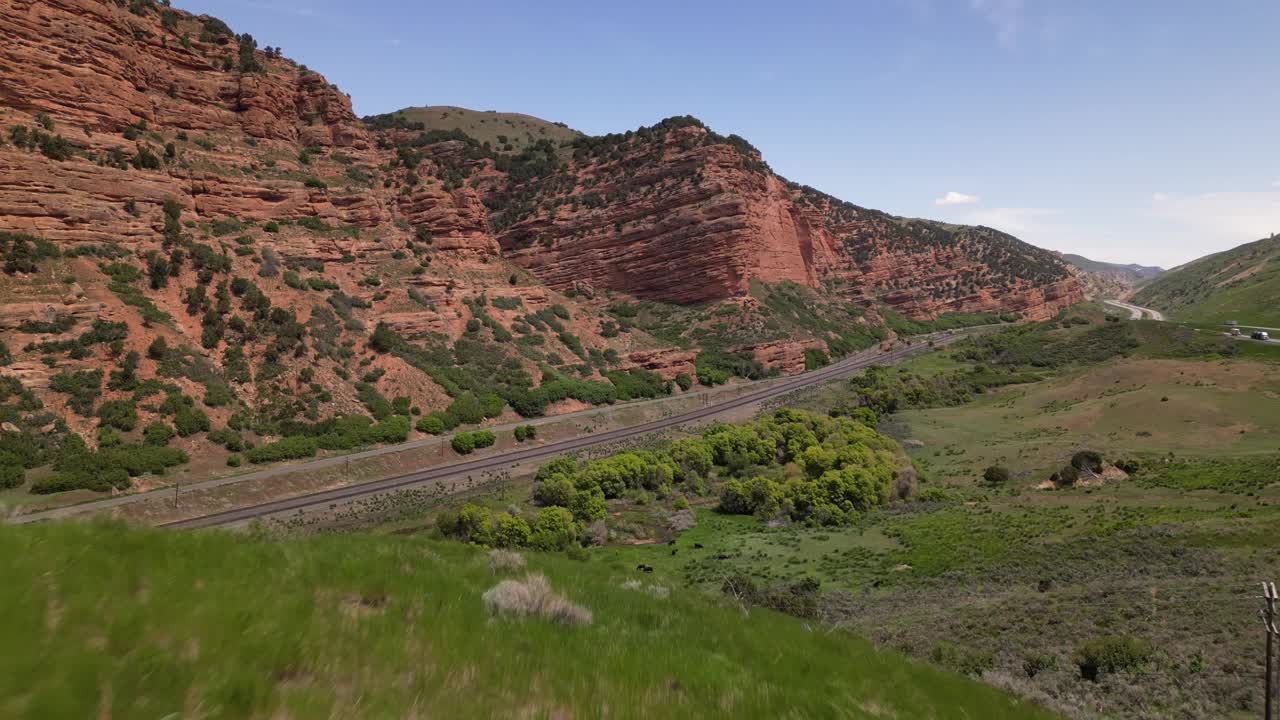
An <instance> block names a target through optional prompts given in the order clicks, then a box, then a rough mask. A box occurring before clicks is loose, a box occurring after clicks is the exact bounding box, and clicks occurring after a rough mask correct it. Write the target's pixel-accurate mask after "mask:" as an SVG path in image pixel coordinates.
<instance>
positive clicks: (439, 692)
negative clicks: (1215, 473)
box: [0, 522, 1054, 719]
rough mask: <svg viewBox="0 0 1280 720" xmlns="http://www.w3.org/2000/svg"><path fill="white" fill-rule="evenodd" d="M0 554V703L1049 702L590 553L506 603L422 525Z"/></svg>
mask: <svg viewBox="0 0 1280 720" xmlns="http://www.w3.org/2000/svg"><path fill="white" fill-rule="evenodd" d="M0 555H2V556H3V557H4V558H5V578H4V583H3V584H2V585H0V606H3V607H4V612H3V613H0V636H3V637H4V638H5V652H3V653H0V717H48V718H54V717H58V718H63V717H66V718H71V717H77V718H83V717H112V718H117V719H120V718H160V717H203V718H265V717H294V718H311V717H426V716H429V717H450V718H462V717H477V718H478V717H484V718H489V717H531V718H532V717H583V718H585V717H603V716H605V715H607V716H609V717H613V718H631V717H636V718H639V717H664V718H678V717H711V716H723V717H729V716H732V717H769V718H774V717H848V718H883V717H900V718H906V717H929V718H962V717H963V718H975V717H981V718H1050V717H1054V716H1053V715H1051V714H1050V713H1049V712H1047V711H1045V710H1042V709H1040V708H1038V707H1034V706H1031V705H1029V704H1027V703H1025V702H1021V701H1017V700H1014V699H1012V698H1010V697H1009V696H1007V695H1005V694H1003V693H1001V692H1000V691H998V690H996V689H994V688H991V687H989V686H986V685H983V684H981V683H978V682H976V681H973V680H970V679H966V678H964V677H961V676H959V675H954V674H950V673H947V672H945V671H943V670H939V669H935V668H933V667H930V666H927V665H923V664H920V663H916V662H913V661H910V660H908V659H906V658H904V657H902V656H900V655H897V654H895V653H892V652H880V651H877V650H875V649H874V648H873V647H872V646H870V645H869V644H868V643H867V642H865V641H863V640H860V639H857V638H855V637H852V636H850V635H847V634H846V633H844V632H842V631H831V630H829V629H828V630H821V629H819V628H818V627H816V626H812V625H806V624H804V623H803V622H801V621H800V620H797V619H795V618H792V617H789V616H785V615H781V614H776V613H773V612H770V611H763V610H751V611H750V612H749V614H744V613H743V612H742V611H740V610H739V609H738V608H737V607H736V606H731V607H720V606H717V604H715V601H714V600H712V599H711V597H710V596H707V595H705V594H702V593H699V592H696V591H691V590H685V589H680V588H675V589H672V590H670V592H669V594H668V592H667V591H666V590H661V591H659V590H655V589H653V588H652V587H648V586H645V585H640V586H639V587H638V588H637V589H629V588H627V587H624V586H623V583H624V582H625V581H626V580H627V579H628V578H631V577H634V576H636V575H638V573H636V572H635V570H634V568H627V567H623V566H622V565H621V563H620V562H617V561H615V562H614V563H609V562H608V561H604V560H601V559H599V558H596V557H593V558H592V559H590V560H586V561H575V560H571V559H569V558H566V557H564V556H562V555H556V556H551V555H537V554H532V555H530V556H529V557H528V563H529V566H530V567H529V568H528V570H529V571H533V572H540V573H545V575H546V576H547V577H548V578H549V579H550V582H551V585H552V588H553V589H554V590H555V591H556V592H559V593H562V594H563V595H565V596H567V598H568V599H569V600H570V601H572V602H574V603H578V604H580V605H582V606H584V607H585V608H586V609H588V610H590V611H591V612H592V613H593V614H594V622H593V624H590V625H576V626H569V625H561V624H555V623H552V622H550V621H547V620H542V619H529V618H524V619H516V618H512V617H509V616H504V617H500V618H493V617H491V616H490V614H489V612H488V611H487V610H486V608H485V605H484V603H483V602H482V600H481V596H482V594H483V593H485V591H486V590H487V589H489V588H490V587H492V586H494V585H495V584H497V583H498V582H499V581H500V580H501V579H502V575H503V574H505V573H504V572H503V571H499V572H498V573H496V574H495V572H494V571H492V570H491V569H490V567H489V561H488V559H487V557H486V556H485V554H484V553H483V552H482V551H481V550H480V549H478V548H476V547H473V546H466V545H461V544H458V543H448V542H433V541H427V540H422V539H417V538H412V537H403V536H379V535H371V534H349V535H341V536H337V535H334V536H320V537H312V538H308V539H292V540H267V539H261V538H257V537H254V536H248V535H236V534H232V533H226V532H200V533H178V532H169V531H159V530H136V529H128V528H126V527H124V526H121V525H116V524H108V523H102V522H96V523H74V524H72V523H68V524H58V525H45V526H40V527H22V528H19V527H13V526H8V527H3V526H0ZM524 572H525V571H523V570H522V571H518V572H517V573H515V575H516V576H517V577H522V576H523V574H524ZM642 577H646V579H648V578H651V577H652V576H642ZM722 602H723V604H724V605H729V602H728V600H727V599H726V600H724V601H722Z"/></svg>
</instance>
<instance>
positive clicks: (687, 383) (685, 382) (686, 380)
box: [676, 373, 693, 390]
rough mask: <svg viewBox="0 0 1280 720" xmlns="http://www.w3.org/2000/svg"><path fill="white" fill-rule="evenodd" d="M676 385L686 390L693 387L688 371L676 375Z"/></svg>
mask: <svg viewBox="0 0 1280 720" xmlns="http://www.w3.org/2000/svg"><path fill="white" fill-rule="evenodd" d="M676 385H678V386H680V389H681V390H688V389H689V388H691V387H693V378H691V377H689V373H680V374H679V375H677V376H676Z"/></svg>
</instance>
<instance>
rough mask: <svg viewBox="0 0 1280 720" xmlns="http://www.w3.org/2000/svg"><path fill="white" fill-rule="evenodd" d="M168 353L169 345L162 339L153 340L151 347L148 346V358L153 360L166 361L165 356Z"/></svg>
mask: <svg viewBox="0 0 1280 720" xmlns="http://www.w3.org/2000/svg"><path fill="white" fill-rule="evenodd" d="M168 352H169V343H168V342H166V341H165V339H164V338H162V337H158V338H156V339H155V340H152V341H151V345H149V346H147V357H149V358H151V359H152V360H164V357H165V354H166V353H168Z"/></svg>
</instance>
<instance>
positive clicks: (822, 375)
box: [160, 331, 967, 529]
mask: <svg viewBox="0 0 1280 720" xmlns="http://www.w3.org/2000/svg"><path fill="white" fill-rule="evenodd" d="M965 334H967V333H964V332H961V331H954V332H951V333H945V334H933V335H927V336H921V337H919V338H916V340H917V341H919V342H917V344H915V345H912V346H910V347H906V348H900V349H897V350H891V351H888V352H875V353H861V354H859V355H855V356H852V357H849V358H846V359H844V360H841V361H840V362H837V363H834V364H832V365H828V366H827V367H825V368H821V369H819V370H814V371H811V372H807V373H804V374H803V375H797V376H795V377H794V378H789V379H785V380H781V381H778V382H775V383H771V384H770V385H769V386H768V387H765V388H763V389H761V390H757V391H755V392H751V393H747V394H745V395H741V396H739V397H736V398H732V399H730V400H726V401H724V402H721V403H716V404H715V405H708V406H706V407H702V408H698V409H696V410H690V411H688V412H685V413H682V414H680V415H675V416H672V417H669V418H662V419H660V420H652V421H649V422H646V423H641V424H639V425H633V426H631V427H625V428H618V429H616V430H609V431H607V432H602V433H599V434H595V435H588V436H585V437H580V438H573V439H569V440H561V441H559V442H554V443H549V444H547V445H542V446H538V447H533V448H528V449H523V450H512V451H510V452H506V453H503V454H501V455H494V456H492V457H487V458H480V459H477V460H471V461H467V462H460V463H453V464H450V465H444V466H435V467H430V468H424V469H421V470H415V471H413V472H409V473H405V474H403V475H397V476H394V477H389V478H383V479H381V480H372V481H369V482H365V483H360V484H358V485H348V486H345V487H340V488H334V489H332V490H323V491H320V492H314V493H308V494H306V495H299V496H296V497H291V498H284V499H281V500H272V501H269V502H265V503H260V504H257V505H249V506H246V507H242V508H235V509H232V510H224V511H221V512H216V513H211V514H209V515H202V516H199V517H193V518H187V519H184V520H175V521H172V522H168V523H162V524H160V527H166V528H174V529H193V528H209V527H223V526H227V525H235V524H239V523H242V522H245V521H248V520H253V519H256V518H260V517H265V516H268V515H275V514H278V513H283V512H289V511H292V510H304V509H306V508H312V507H316V506H323V505H332V504H336V503H341V502H347V501H350V500H354V499H357V498H361V497H366V496H369V495H377V494H381V493H385V492H389V491H392V490H397V489H400V488H404V487H408V486H411V485H416V484H419V483H423V482H429V481H431V480H439V479H443V478H447V477H452V476H454V475H461V474H465V473H477V472H483V471H485V470H494V469H497V468H501V467H504V466H507V465H512V464H515V463H522V462H528V461H530V460H541V459H546V458H552V457H555V456H557V455H563V454H565V453H571V452H574V451H577V450H583V449H585V448H589V447H594V446H597V445H604V444H608V443H611V442H617V441H619V440H625V439H627V438H632V437H636V436H638V435H644V434H647V433H651V432H655V431H658V430H665V429H667V428H672V427H676V426H679V425H683V424H685V423H690V422H696V421H698V420H703V419H706V418H709V417H713V416H715V415H719V414H721V413H723V412H726V411H729V410H733V409H736V408H740V407H743V406H746V405H751V404H753V403H758V402H762V401H764V400H769V399H772V398H775V397H778V396H781V395H785V394H787V393H790V392H793V391H795V390H799V389H801V388H804V387H808V386H810V385H814V384H817V383H821V382H826V381H828V380H832V379H835V378H838V377H841V376H843V375H847V374H849V373H851V372H853V371H855V370H861V369H863V368H866V367H868V366H871V365H877V364H885V363H892V362H897V361H899V360H903V359H905V358H908V357H911V356H914V355H919V354H921V353H923V352H926V351H928V350H930V349H931V347H930V346H929V343H928V342H924V341H928V340H932V341H933V342H934V347H936V346H939V345H946V344H949V343H950V342H952V341H954V340H956V339H959V338H960V337H963V336H964V335H965Z"/></svg>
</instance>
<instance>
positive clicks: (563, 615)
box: [483, 574, 591, 625]
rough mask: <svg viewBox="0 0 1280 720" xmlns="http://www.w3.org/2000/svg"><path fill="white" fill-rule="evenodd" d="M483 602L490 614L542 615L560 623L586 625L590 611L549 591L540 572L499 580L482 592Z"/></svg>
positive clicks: (547, 583) (545, 579)
mask: <svg viewBox="0 0 1280 720" xmlns="http://www.w3.org/2000/svg"><path fill="white" fill-rule="evenodd" d="M483 599H484V605H485V607H486V608H488V609H489V612H491V613H494V614H503V613H506V614H511V615H521V616H535V617H542V618H545V619H547V620H550V621H552V622H556V623H560V624H562V625H590V624H591V611H590V610H588V609H586V608H584V607H581V606H579V605H574V604H573V603H571V602H569V601H568V600H567V599H565V598H564V597H562V596H560V595H557V594H556V593H554V592H552V590H551V584H550V583H549V582H547V578H546V577H545V576H543V575H541V574H531V575H526V576H525V578H524V580H503V581H502V582H500V583H498V584H497V585H495V586H494V587H492V588H490V589H489V590H487V591H485V594H484V596H483Z"/></svg>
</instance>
